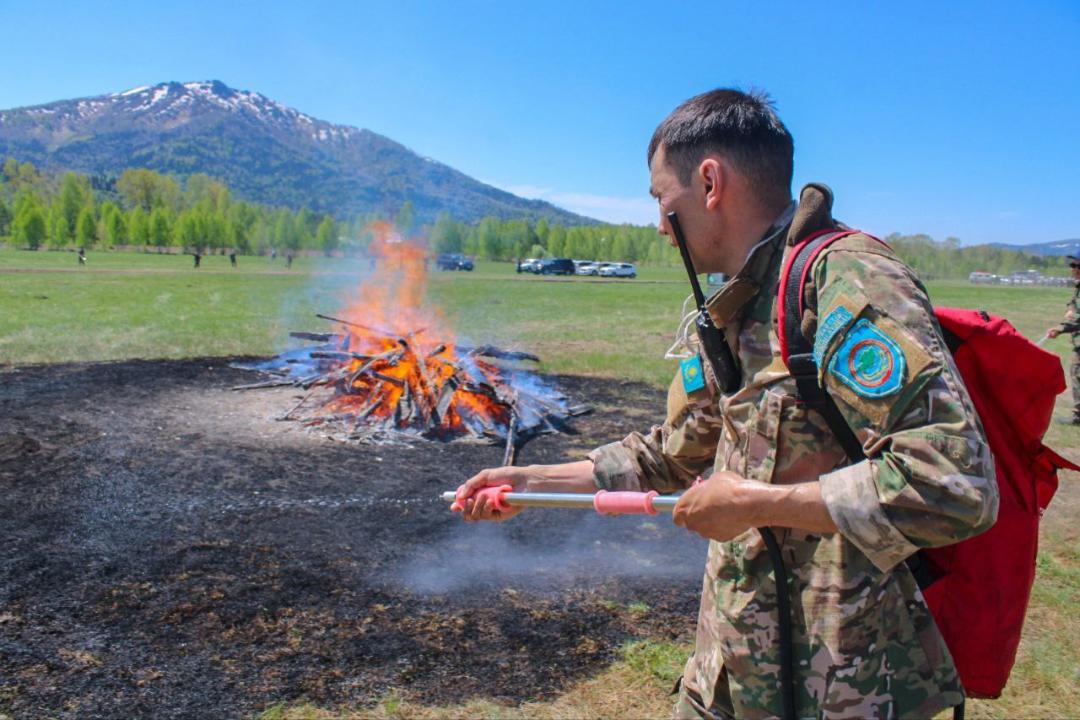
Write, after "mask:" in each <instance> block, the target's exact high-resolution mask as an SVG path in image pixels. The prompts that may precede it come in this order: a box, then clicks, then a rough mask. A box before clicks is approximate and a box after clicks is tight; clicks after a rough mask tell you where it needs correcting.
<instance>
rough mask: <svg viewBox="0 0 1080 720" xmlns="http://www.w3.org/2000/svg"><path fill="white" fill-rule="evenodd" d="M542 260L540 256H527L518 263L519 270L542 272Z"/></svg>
mask: <svg viewBox="0 0 1080 720" xmlns="http://www.w3.org/2000/svg"><path fill="white" fill-rule="evenodd" d="M540 262H541V261H540V259H539V258H525V259H524V260H519V261H518V264H517V271H518V272H519V273H523V272H531V273H538V272H540Z"/></svg>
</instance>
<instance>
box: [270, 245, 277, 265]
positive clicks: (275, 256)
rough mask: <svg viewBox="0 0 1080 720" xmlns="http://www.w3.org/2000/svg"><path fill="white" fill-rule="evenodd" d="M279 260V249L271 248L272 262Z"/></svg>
mask: <svg viewBox="0 0 1080 720" xmlns="http://www.w3.org/2000/svg"><path fill="white" fill-rule="evenodd" d="M275 260H277V248H270V262H274V261H275Z"/></svg>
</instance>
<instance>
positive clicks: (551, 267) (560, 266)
mask: <svg viewBox="0 0 1080 720" xmlns="http://www.w3.org/2000/svg"><path fill="white" fill-rule="evenodd" d="M540 274H541V275H573V274H574V261H573V260H571V259H570V258H548V259H546V260H543V261H542V262H541V263H540Z"/></svg>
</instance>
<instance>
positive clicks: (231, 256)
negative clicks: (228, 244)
mask: <svg viewBox="0 0 1080 720" xmlns="http://www.w3.org/2000/svg"><path fill="white" fill-rule="evenodd" d="M229 264H230V265H232V266H233V267H234V268H235V267H236V251H235V250H230V251H229Z"/></svg>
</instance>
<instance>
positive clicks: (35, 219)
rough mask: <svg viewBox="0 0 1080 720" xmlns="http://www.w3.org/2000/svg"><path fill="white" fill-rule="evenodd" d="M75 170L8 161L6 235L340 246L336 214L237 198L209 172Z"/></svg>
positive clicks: (0, 186)
mask: <svg viewBox="0 0 1080 720" xmlns="http://www.w3.org/2000/svg"><path fill="white" fill-rule="evenodd" d="M98 180H99V179H98V178H90V177H88V176H86V175H80V174H77V173H73V172H67V173H64V174H62V175H60V176H58V177H52V176H48V175H45V174H43V173H41V172H39V171H38V170H37V168H35V167H34V166H33V165H32V164H30V163H19V162H17V161H16V160H14V159H13V158H8V159H7V160H6V161H5V162H4V164H3V168H2V170H0V237H3V236H8V237H10V238H11V240H12V241H13V242H14V244H15V245H16V246H18V247H25V248H30V249H38V248H50V249H63V248H70V247H79V248H85V249H90V248H102V249H108V248H114V247H121V246H123V247H135V248H139V249H150V250H152V249H157V250H159V251H164V250H165V249H167V248H183V249H185V250H189V251H190V250H201V251H209V252H212V251H215V250H221V251H224V250H226V249H231V250H235V251H237V252H240V253H252V252H262V251H265V250H269V249H271V248H276V249H279V250H283V251H288V250H292V251H299V250H302V249H303V250H321V251H324V252H327V253H330V252H333V251H334V250H336V249H337V247H338V244H339V233H340V229H339V228H338V224H337V223H336V222H335V221H334V219H333V218H332V217H330V216H329V215H319V214H317V213H313V212H311V211H310V210H306V209H301V210H299V211H296V212H293V211H290V210H286V209H281V208H270V207H266V206H263V205H257V204H254V203H248V202H243V201H239V200H236V199H235V198H233V197H232V196H231V194H230V193H229V189H228V188H227V187H226V186H225V185H224V184H223V183H221V182H219V181H217V180H214V179H212V178H210V177H208V176H206V175H202V174H194V175H191V176H189V177H188V178H187V179H186V181H185V182H184V184H183V186H181V184H180V182H179V181H177V180H176V179H175V178H173V177H170V176H167V175H162V174H160V173H156V172H154V171H152V170H145V169H136V168H133V169H128V170H125V171H124V172H123V173H122V174H121V175H120V176H119V178H116V179H115V181H112V182H107V183H102V182H97V181H98Z"/></svg>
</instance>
